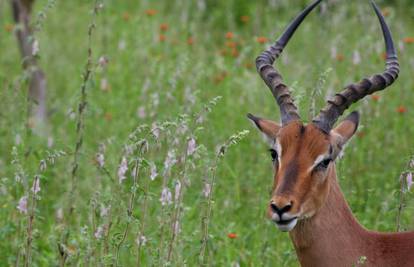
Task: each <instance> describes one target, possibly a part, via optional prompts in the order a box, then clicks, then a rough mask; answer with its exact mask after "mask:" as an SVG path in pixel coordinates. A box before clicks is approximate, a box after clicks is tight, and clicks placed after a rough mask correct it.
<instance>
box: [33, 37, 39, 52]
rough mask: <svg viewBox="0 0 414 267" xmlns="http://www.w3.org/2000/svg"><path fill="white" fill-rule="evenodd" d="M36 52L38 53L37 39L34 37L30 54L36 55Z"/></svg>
mask: <svg viewBox="0 0 414 267" xmlns="http://www.w3.org/2000/svg"><path fill="white" fill-rule="evenodd" d="M37 54H39V41H37V40H36V39H35V40H34V42H33V45H32V56H36V55H37Z"/></svg>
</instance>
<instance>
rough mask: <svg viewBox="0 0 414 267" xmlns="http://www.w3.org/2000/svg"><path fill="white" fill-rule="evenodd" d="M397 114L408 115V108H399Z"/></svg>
mask: <svg viewBox="0 0 414 267" xmlns="http://www.w3.org/2000/svg"><path fill="white" fill-rule="evenodd" d="M397 112H398V113H400V114H404V113H406V112H407V108H406V107H404V106H399V107H398V108H397Z"/></svg>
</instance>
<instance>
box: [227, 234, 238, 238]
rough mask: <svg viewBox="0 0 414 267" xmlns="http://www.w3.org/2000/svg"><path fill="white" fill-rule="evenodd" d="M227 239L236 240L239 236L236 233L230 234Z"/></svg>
mask: <svg viewBox="0 0 414 267" xmlns="http://www.w3.org/2000/svg"><path fill="white" fill-rule="evenodd" d="M227 237H228V238H230V239H235V238H237V234H236V233H228V234H227Z"/></svg>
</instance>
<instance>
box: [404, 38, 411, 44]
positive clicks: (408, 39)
mask: <svg viewBox="0 0 414 267" xmlns="http://www.w3.org/2000/svg"><path fill="white" fill-rule="evenodd" d="M403 42H404V43H406V44H412V43H414V37H405V38H403Z"/></svg>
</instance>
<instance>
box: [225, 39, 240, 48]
mask: <svg viewBox="0 0 414 267" xmlns="http://www.w3.org/2000/svg"><path fill="white" fill-rule="evenodd" d="M225 45H226V46H227V47H230V48H236V47H237V43H236V42H233V41H227V42H226V44H225Z"/></svg>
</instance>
